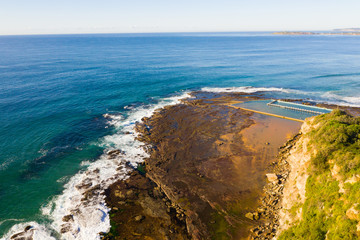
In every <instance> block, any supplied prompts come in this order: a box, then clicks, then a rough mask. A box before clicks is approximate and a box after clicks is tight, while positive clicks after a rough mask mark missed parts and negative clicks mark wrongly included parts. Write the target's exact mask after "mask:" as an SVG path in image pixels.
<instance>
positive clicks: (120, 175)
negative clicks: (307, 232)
mask: <svg viewBox="0 0 360 240" xmlns="http://www.w3.org/2000/svg"><path fill="white" fill-rule="evenodd" d="M186 97H190V95H189V94H188V93H184V94H182V95H181V96H176V97H170V98H165V99H162V100H161V101H159V103H158V104H154V105H148V106H141V107H138V108H134V109H131V110H130V112H129V114H128V116H127V117H124V116H121V115H115V114H106V115H104V117H105V118H108V119H109V121H108V124H109V125H112V126H114V127H115V128H116V129H117V133H116V134H113V135H110V136H106V137H104V138H103V140H102V141H100V144H101V145H103V146H105V147H106V148H107V149H108V151H109V150H114V149H120V150H121V151H122V154H120V155H118V156H116V157H115V158H113V157H109V156H108V155H107V154H106V153H104V154H103V155H102V156H101V157H100V158H99V159H98V160H97V161H95V162H92V163H91V162H89V161H84V162H83V163H82V164H81V165H82V166H88V167H87V168H86V170H85V171H80V172H79V173H77V174H76V175H74V176H73V177H71V178H70V179H69V181H68V182H67V183H66V184H65V186H64V188H65V189H64V191H63V193H62V194H60V195H58V196H55V197H54V198H53V199H52V200H51V201H50V202H49V203H48V204H47V205H46V206H44V207H43V208H42V209H41V211H42V214H43V215H44V217H46V218H49V219H50V220H51V224H50V226H45V225H40V224H38V223H36V222H28V223H21V224H17V225H15V226H13V228H12V229H11V230H10V231H9V232H8V233H7V234H6V235H5V236H4V237H5V238H4V239H6V238H9V237H10V236H11V235H12V234H15V233H18V232H21V231H23V230H24V228H25V226H32V227H33V228H32V230H31V234H33V238H34V239H35V240H37V239H51V238H50V234H49V233H50V232H53V233H54V234H55V235H59V236H60V239H83V240H92V239H99V238H100V236H99V233H100V232H107V231H109V229H110V220H109V215H108V212H109V210H110V209H109V208H108V207H107V206H106V205H105V196H104V190H105V189H106V188H108V187H109V186H110V185H111V184H112V183H114V182H115V181H117V180H119V179H125V178H127V176H128V172H129V171H130V170H131V169H129V168H128V167H127V166H126V163H128V164H130V165H133V166H136V165H137V164H138V163H140V162H142V161H143V159H144V158H145V157H147V153H146V152H145V151H144V150H143V143H141V142H139V141H137V140H136V135H137V133H136V132H135V130H134V126H135V123H136V122H138V121H141V119H142V118H143V117H150V116H151V115H152V114H153V112H154V111H155V110H156V109H159V108H162V107H164V106H167V105H172V104H177V103H179V101H180V100H181V99H183V98H186ZM62 180H63V179H60V180H59V181H62ZM24 234H30V232H26V233H24Z"/></svg>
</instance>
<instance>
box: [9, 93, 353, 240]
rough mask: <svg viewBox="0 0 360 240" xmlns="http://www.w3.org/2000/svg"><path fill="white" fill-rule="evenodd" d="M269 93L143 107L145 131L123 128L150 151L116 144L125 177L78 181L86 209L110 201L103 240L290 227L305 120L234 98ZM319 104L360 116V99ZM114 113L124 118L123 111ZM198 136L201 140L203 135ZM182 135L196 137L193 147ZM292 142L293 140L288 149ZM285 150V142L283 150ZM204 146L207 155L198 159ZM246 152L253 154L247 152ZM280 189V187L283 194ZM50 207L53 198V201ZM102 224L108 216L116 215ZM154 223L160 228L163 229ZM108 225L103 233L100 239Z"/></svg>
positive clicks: (272, 232)
mask: <svg viewBox="0 0 360 240" xmlns="http://www.w3.org/2000/svg"><path fill="white" fill-rule="evenodd" d="M188 96H189V95H188ZM180 99H181V100H180ZM260 99H263V95H262V94H261V93H235V92H227V93H220V92H216V93H211V92H194V93H192V97H191V98H189V99H184V98H176V99H175V101H173V102H172V104H170V105H168V104H163V105H159V106H157V107H152V108H151V111H147V113H148V114H147V116H146V117H143V118H142V119H140V118H139V116H138V115H136V117H137V118H134V119H137V124H136V127H135V129H134V128H133V126H129V127H128V128H125V129H124V130H123V131H122V132H121V133H119V135H121V136H123V137H127V138H129V137H131V138H132V137H134V138H136V139H135V140H136V141H138V142H139V143H140V144H138V145H136V146H137V147H138V148H139V149H140V148H144V150H145V152H144V154H145V155H142V156H143V157H145V162H144V163H142V159H140V157H139V159H138V161H137V162H136V163H135V164H134V163H133V162H131V161H127V160H126V159H125V158H124V154H125V152H124V151H123V150H122V149H116V148H112V149H110V150H109V151H107V152H106V153H105V154H104V156H103V160H104V161H105V162H113V161H114V163H118V162H119V161H120V162H121V164H120V165H117V167H116V171H118V172H119V173H122V174H120V175H121V177H119V176H120V175H119V174H115V176H113V177H111V178H109V179H104V180H105V181H107V182H106V185H103V186H102V188H101V187H100V188H99V187H98V185H95V184H94V183H93V182H92V181H90V182H89V179H85V180H87V182H80V183H78V184H76V185H73V187H75V188H74V189H77V190H76V191H78V190H79V192H80V193H81V194H82V195H83V198H81V199H80V198H79V200H81V203H82V204H84V207H92V205H89V203H90V202H91V201H93V200H94V199H95V200H96V199H98V200H99V201H97V200H96V202H95V204H97V203H102V201H104V202H106V205H105V204H102V205H101V206H103V207H104V208H106V209H105V210H104V212H102V215H99V216H98V217H99V218H103V216H105V218H109V219H110V224H111V229H110V228H108V229H107V230H106V229H105V228H104V227H103V226H101V228H102V229H104V230H103V231H101V236H102V238H103V239H116V238H119V236H122V237H126V238H129V239H139V238H144V237H145V238H146V237H149V238H153V239H157V238H164V239H191V238H192V239H203V238H212V237H214V236H215V238H216V239H217V238H219V239H248V238H249V237H250V238H253V239H266V238H268V237H269V236H278V233H280V232H281V231H283V230H284V229H285V228H282V227H281V226H280V227H279V225H283V223H284V220H282V219H281V218H282V216H281V214H282V213H281V212H280V214H279V210H280V209H281V208H282V207H283V206H282V205H281V204H282V203H281V197H282V194H284V195H286V187H285V188H284V186H283V185H282V184H284V183H285V181H286V180H287V178H289V179H290V177H289V166H288V162H284V161H283V160H284V158H285V159H286V157H285V156H286V154H289V150H290V148H292V147H293V144H294V140H291V139H292V137H293V136H294V135H296V134H298V132H299V129H300V123H299V122H294V121H290V120H287V119H281V118H276V117H273V116H266V115H263V114H258V113H255V112H249V111H246V110H243V109H237V108H235V107H233V106H231V105H232V104H234V103H239V102H241V101H248V100H260ZM296 101H299V100H296ZM304 103H305V104H306V101H304ZM318 105H320V106H324V107H328V108H340V109H344V110H347V111H348V112H351V113H352V114H353V115H359V113H360V109H359V108H355V107H341V106H340V107H339V106H337V105H330V104H318ZM106 117H108V118H109V121H110V120H111V122H112V124H114V125H115V124H116V122H115V119H116V118H117V116H106ZM290 123H291V124H290ZM127 126H128V125H127ZM130 128H131V129H130ZM128 129H129V131H127V130H128ZM286 129H288V130H291V129H292V130H291V131H290V132H289V131H286ZM284 130H285V131H284ZM279 135H282V137H279ZM196 136H201V138H200V139H196V138H194V137H196ZM274 136H276V137H275V138H274ZM184 137H185V138H184ZM189 137H190V138H189ZM192 138H193V139H192ZM169 139H170V140H169ZM184 139H185V141H183V140H184ZM164 140H165V141H164ZM188 140H189V141H188ZM287 140H288V141H287ZM179 142H180V143H181V142H184V143H186V144H185V146H187V147H188V148H187V150H186V151H184V148H183V146H182V145H181V144H180V145H179ZM284 142H288V145H285V147H284V145H283V144H284ZM194 144H195V145H196V146H197V145H198V146H197V147H196V148H198V149H195V151H194V149H191V148H192V146H193V145H194ZM289 144H290V146H291V147H288V146H289ZM279 148H280V149H282V150H281V152H282V153H281V154H280V158H278V153H279ZM185 149H186V147H185ZM284 149H285V150H286V151H285V152H283V150H284ZM179 150H180V151H179ZM189 150H191V151H189ZM199 153H200V156H201V154H203V157H200V158H198V156H199ZM290 155H292V153H291V154H290ZM136 156H139V154H138V155H136ZM179 156H180V157H179ZM242 156H243V157H244V156H245V157H244V158H243V159H242ZM136 159H137V158H136ZM183 159H186V161H184V162H185V165H181V164H178V163H179V162H183ZM208 160H210V161H208ZM244 160H245V161H244ZM242 161H243V162H242ZM169 163H171V164H169ZM197 163H200V164H199V165H196V164H197ZM136 165H137V167H136ZM96 166H98V165H96ZM96 166H92V167H91V168H90V169H89V171H86V172H85V173H83V174H85V176H86V174H87V173H94V176H95V175H97V174H98V173H99V169H100V167H99V166H98V167H99V169H98V168H97V167H96ZM111 166H112V168H114V167H113V165H111ZM164 166H165V167H164ZM114 169H115V168H114ZM213 170H215V171H213ZM269 173H277V174H276V175H277V180H279V181H278V183H276V184H272V186H270V187H269V186H268V185H267V182H268V180H269V179H268V180H267V175H266V174H269ZM104 180H103V181H104ZM184 180H185V181H184ZM305 181H306V179H305ZM270 182H273V181H270ZM289 182H290V181H289ZM103 183H104V182H103ZM214 186H215V187H214ZM244 186H246V187H244ZM264 187H265V189H264ZM184 189H185V191H184ZM284 189H285V190H284ZM104 191H105V195H106V197H105V196H104ZM274 191H276V192H277V193H276V194H275V195H276V196H275V199H274V198H273V197H274V194H273V193H274ZM282 191H283V192H282ZM270 195H271V198H272V200H276V203H275V204H271V205H269V204H268V202H269V199H270V197H269V196H270ZM94 197H95V198H94ZM266 198H268V199H266ZM55 200H56V199H55ZM84 200H85V201H84ZM264 201H266V204H268V205H267V208H268V209H265V211H263V210H262V208H263V206H266V204H265V205H264ZM149 202H150V203H151V204H148V203H149ZM229 203H230V204H229ZM92 204H93V203H92ZM194 206H195V207H194ZM290 206H291V205H290ZM49 207H51V205H49V206H46V208H45V209H48V208H49ZM287 209H288V210H289V208H287ZM55 210H56V209H55ZM65 210H66V209H65ZM70 210H71V209H70ZM89 210H90V209H89ZM201 211H204V212H205V213H207V212H209V213H210V214H208V215H206V214H204V216H205V218H203V219H202V216H203V213H204V212H201ZM85 213H86V212H85ZM129 213H131V214H129ZM47 214H49V213H47ZM250 214H251V215H250ZM285 214H287V213H285ZM121 215H122V216H121ZM79 217H82V218H84V219H85V217H86V216H85V215H84V212H83V213H81V211H75V210H74V211H72V210H71V212H70V213H69V214H64V215H63V216H61V218H60V219H58V220H57V223H56V224H58V225H57V226H54V228H56V227H58V228H59V229H60V230H59V232H61V233H64V234H74V233H75V232H73V229H71V224H73V223H74V222H75V223H78V221H79ZM279 218H280V219H279ZM269 220H270V221H269ZM101 222H102V223H103V224H105V223H106V219H105V221H103V220H101ZM269 222H270V224H269ZM61 223H62V225H61ZM34 225H36V224H34ZM19 226H20V225H19ZM29 226H30V227H31V225H30V224H26V225H24V224H23V225H21V226H20V229H19V230H17V231H16V232H15V233H16V234H15V235H17V236H27V235H33V233H37V232H38V231H37V230H39V229H40V230H41V228H43V227H42V226H39V227H35V228H34V229H33V228H31V231H28V230H29V229H28V228H29ZM154 226H157V227H156V229H158V230H159V229H160V230H159V231H157V232H156V231H154ZM23 229H25V230H23ZM121 229H123V230H121ZM124 229H127V231H124ZM22 230H23V232H21V231H22ZM259 230H260V231H259ZM44 231H45V230H44ZM119 231H120V232H119ZM104 232H108V233H104ZM98 233H99V231H98V232H96V235H93V236H94V237H95V236H96V237H97V236H98ZM19 234H20V235H19ZM121 234H125V235H121ZM15 235H14V236H15ZM34 236H35V235H34ZM68 236H70V235H68ZM74 238H75V237H74Z"/></svg>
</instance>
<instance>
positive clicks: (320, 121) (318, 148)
mask: <svg viewBox="0 0 360 240" xmlns="http://www.w3.org/2000/svg"><path fill="white" fill-rule="evenodd" d="M313 125H314V126H318V127H316V128H315V129H314V130H312V131H311V132H310V133H308V134H307V135H306V136H307V137H309V138H310V141H309V146H308V148H309V149H311V150H313V151H314V152H315V153H316V154H314V156H312V158H311V164H310V167H309V169H308V171H309V173H310V176H309V178H308V179H307V182H306V200H305V203H304V204H303V206H302V219H301V221H300V222H298V223H297V224H296V225H295V226H293V227H291V228H290V229H288V230H287V231H285V232H283V233H282V234H281V236H280V237H279V238H278V239H279V240H285V239H286V240H289V239H311V240H313V239H314V240H316V239H330V240H332V239H334V240H337V239H359V237H360V236H359V235H357V234H358V232H357V229H356V225H357V224H358V221H359V220H360V216H359V214H353V215H352V216H347V214H346V212H347V211H348V209H350V208H351V207H354V208H355V209H356V210H360V209H359V208H360V206H359V205H358V204H359V203H360V182H356V183H352V184H351V183H345V184H343V189H344V190H343V191H339V190H340V187H339V183H340V182H341V183H344V182H345V181H346V180H347V179H349V178H351V177H353V176H356V175H357V174H359V175H360V118H355V117H351V116H349V115H347V114H346V113H345V112H343V111H340V110H334V111H333V112H332V113H330V114H324V115H320V116H317V117H316V118H315V121H314V123H313ZM335 165H336V172H335V173H334V170H335V168H334V166H335ZM332 169H333V174H332V173H331V170H332ZM334 174H335V175H336V177H335V176H334ZM350 218H351V219H350Z"/></svg>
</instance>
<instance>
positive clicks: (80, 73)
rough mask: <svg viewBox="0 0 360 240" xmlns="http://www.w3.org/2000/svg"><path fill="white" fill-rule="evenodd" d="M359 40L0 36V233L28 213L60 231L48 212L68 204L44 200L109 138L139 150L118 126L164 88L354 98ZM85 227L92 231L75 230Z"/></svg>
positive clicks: (111, 144)
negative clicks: (51, 204) (84, 229)
mask: <svg viewBox="0 0 360 240" xmlns="http://www.w3.org/2000/svg"><path fill="white" fill-rule="evenodd" d="M359 41H360V38H359V37H357V36H273V35H271V34H267V33H221V34H220V33H211V34H206V33H201V34H199V33H198V34H197V33H191V34H185V33H182V34H180V33H179V34H101V35H51V36H1V37H0V113H1V114H0V209H1V211H0V236H2V235H4V234H5V233H6V232H8V231H9V229H10V228H11V227H12V226H14V225H15V224H19V223H22V222H29V221H35V222H38V223H42V224H43V225H44V226H46V228H47V229H48V228H51V230H49V231H50V232H51V233H50V234H52V235H53V236H54V237H57V238H60V237H61V236H60V235H59V234H58V233H57V231H58V229H59V228H57V227H58V226H57V225H56V224H52V225H51V227H50V226H49V224H50V223H52V222H56V221H57V220H56V219H61V214H63V213H65V212H66V211H65V210H64V212H61V211H60V210H59V211H57V210H53V212H52V211H51V210H49V208H51V207H48V205H49V203H51V202H53V201H54V196H63V195H64V194H63V191H64V189H68V188H71V186H67V187H65V188H64V185H65V184H67V183H68V182H69V181H70V179H71V177H72V176H74V175H75V174H76V173H78V172H79V171H84V170H85V169H86V168H87V167H88V166H89V165H90V166H91V164H93V163H96V162H98V160H99V159H101V156H103V155H102V154H103V152H104V151H105V150H106V149H109V148H115V147H116V148H118V147H122V148H125V149H126V148H127V147H128V151H127V159H128V160H129V159H135V158H137V157H136V156H137V155H136V154H140V153H136V154H135V151H136V149H137V148H138V146H136V145H134V143H133V142H132V141H133V140H131V139H128V138H126V137H124V136H123V135H122V131H123V130H124V129H128V128H129V129H131V126H133V124H134V122H135V121H137V120H139V119H141V117H142V116H144V115H146V114H150V113H151V110H152V108H153V107H154V106H156V104H159V102H161V104H167V103H170V102H173V101H174V99H167V100H165V102H162V101H163V99H164V98H166V97H172V96H178V95H181V94H183V93H184V92H186V91H191V90H204V91H212V92H217V91H228V92H231V91H246V92H255V91H264V95H265V96H267V97H274V98H285V97H286V98H306V99H311V100H315V101H325V102H329V103H338V104H344V105H353V106H360V94H359V92H360V91H359V90H360V70H359V69H360V44H359ZM247 86H251V87H247ZM158 106H160V105H158ZM104 114H105V115H104ZM106 114H107V115H106ZM131 146H135V147H134V149H132V148H131ZM129 161H130V160H129ZM134 161H135V162H136V161H138V160H134ZM98 164H99V165H101V162H98ZM109 169H110V167H109ZM102 174H103V175H102V176H105V175H109V176H110V175H111V174H112V173H111V172H110V171H107V170H106V171H105V170H104V171H103V172H102ZM76 176H78V175H76ZM81 179H82V180H84V179H85V178H82V177H79V179H78V180H79V181H80V180H81ZM72 181H74V182H75V181H76V178H73V179H72ZM94 181H95V180H94ZM104 181H105V180H104ZM70 183H71V181H70ZM70 185H71V184H70ZM66 196H67V197H66V198H67V199H69V198H70V195H66ZM59 201H60V200H59ZM63 204H64V206H65V205H66V206H68V205H67V203H66V204H65V200H64V201H63ZM57 205H58V206H59V205H60V204H57ZM64 206H62V208H61V209H65V207H64ZM96 206H98V205H96ZM52 208H55V209H56V207H54V206H52ZM44 209H45V210H44ZM55 215H56V216H55ZM79 219H80V218H79ZM104 221H106V219H105V220H104ZM80 222H81V221H80V220H79V224H78V225H76V226H77V228H79V229H81V223H80ZM104 224H105V223H104ZM105 225H106V224H105ZM81 232H86V231H83V230H81ZM86 234H89V236H90V235H91V234H93V233H88V232H86V233H84V235H81V236H80V235H79V236H78V235H76V236H75V235H74V236H75V237H74V238H78V239H81V238H82V239H86V237H83V236H86ZM66 238H69V237H66ZM88 239H91V237H89V238H88Z"/></svg>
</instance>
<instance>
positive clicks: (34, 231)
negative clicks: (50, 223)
mask: <svg viewBox="0 0 360 240" xmlns="http://www.w3.org/2000/svg"><path fill="white" fill-rule="evenodd" d="M27 226H31V228H30V229H29V230H27V231H24V229H25V228H26V227H27ZM17 234H21V235H17ZM15 235H17V236H18V238H12V239H15V240H16V239H31V237H32V239H35V240H37V239H41V240H52V239H54V240H55V238H54V237H53V236H51V231H50V230H49V228H48V227H46V226H45V225H42V224H39V223H37V222H27V223H19V224H16V225H14V226H13V227H12V228H11V229H10V230H9V231H8V232H7V234H5V235H4V236H3V237H2V238H1V240H8V239H10V238H11V237H14V236H15ZM21 237H22V238H21Z"/></svg>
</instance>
